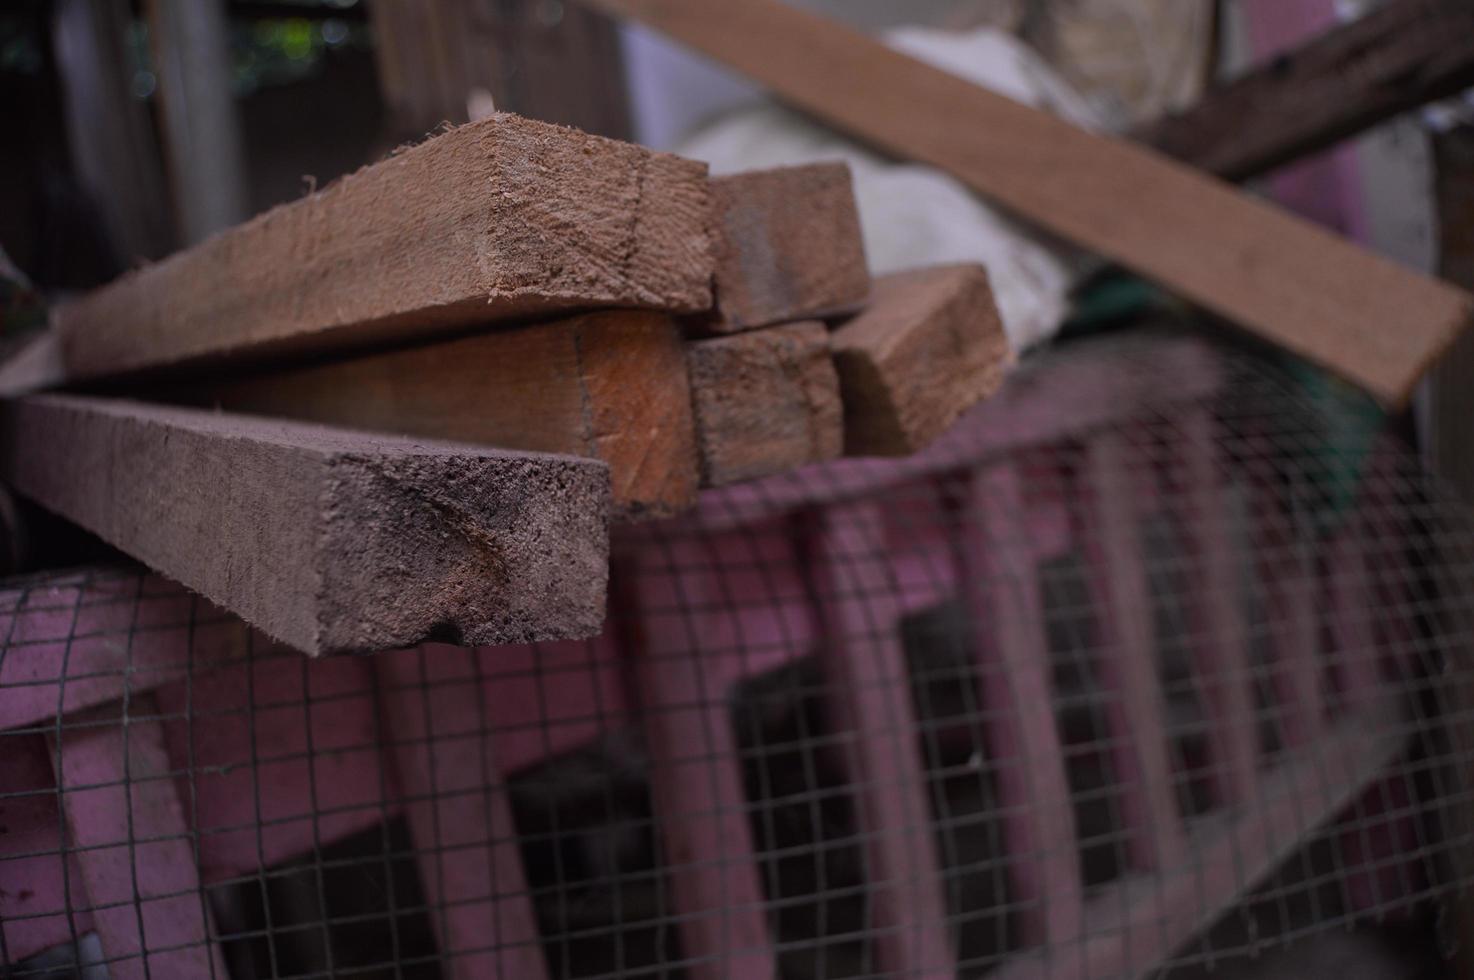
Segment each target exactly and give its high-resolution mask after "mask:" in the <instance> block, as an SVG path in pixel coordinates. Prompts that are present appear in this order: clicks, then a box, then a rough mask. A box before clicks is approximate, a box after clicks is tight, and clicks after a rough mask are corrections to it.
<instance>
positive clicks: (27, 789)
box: [0, 734, 92, 963]
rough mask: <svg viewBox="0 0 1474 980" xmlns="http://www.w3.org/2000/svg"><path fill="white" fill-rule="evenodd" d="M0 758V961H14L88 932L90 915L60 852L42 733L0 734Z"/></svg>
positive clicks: (72, 868) (70, 862)
mask: <svg viewBox="0 0 1474 980" xmlns="http://www.w3.org/2000/svg"><path fill="white" fill-rule="evenodd" d="M0 759H3V760H4V764H3V765H0V826H3V827H4V828H5V829H4V832H3V833H0V937H3V938H4V943H5V946H4V955H3V956H0V962H3V963H16V962H19V961H21V960H24V959H26V958H28V957H30V956H34V955H35V954H37V953H39V952H42V951H43V950H47V949H50V948H51V947H52V946H59V945H62V944H63V943H70V942H72V941H74V940H75V939H78V938H80V937H81V936H83V935H85V934H86V933H88V932H90V931H91V929H92V913H91V912H89V911H88V910H87V905H88V903H87V892H86V890H85V888H84V886H83V884H82V878H81V876H80V875H79V874H78V872H77V862H76V860H75V856H74V855H72V856H68V855H67V853H66V851H65V843H66V842H65V840H64V838H63V835H62V828H63V823H62V816H61V814H60V813H59V812H58V810H57V802H56V777H55V776H54V775H53V774H52V771H51V753H50V752H49V751H48V750H47V748H46V738H45V736H43V735H39V734H35V735H31V734H27V735H15V734H0ZM69 889H70V890H69ZM68 896H70V901H68ZM68 910H70V914H68Z"/></svg>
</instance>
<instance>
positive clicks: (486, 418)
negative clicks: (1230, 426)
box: [0, 114, 1010, 654]
mask: <svg viewBox="0 0 1474 980" xmlns="http://www.w3.org/2000/svg"><path fill="white" fill-rule="evenodd" d="M52 327H53V329H52V332H51V333H50V334H48V335H47V336H46V337H45V338H43V339H42V340H41V341H39V342H38V343H37V344H35V345H33V346H32V347H31V348H30V349H28V350H27V351H25V352H24V353H23V354H21V355H20V356H18V357H17V358H16V359H14V360H13V361H12V362H11V363H9V364H8V365H6V366H5V368H4V369H3V370H0V389H3V390H4V391H5V392H6V394H7V400H6V401H5V403H4V408H3V413H0V478H3V479H4V480H5V481H6V482H7V483H9V484H10V485H11V486H12V487H13V488H14V489H15V490H17V491H18V492H19V493H21V494H23V495H25V496H27V497H29V498H32V499H33V500H35V501H36V502H38V503H39V504H41V505H42V506H44V507H45V508H47V509H49V510H51V511H54V512H56V513H58V514H61V515H62V516H64V517H66V518H69V519H70V520H72V521H74V522H76V523H78V524H80V525H82V526H84V527H86V528H88V529H89V530H91V531H93V532H95V533H96V534H98V535H99V536H100V537H102V538H103V539H105V540H107V541H108V542H110V543H111V544H113V545H115V546H117V547H119V548H121V549H122V550H124V551H126V552H128V553H129V554H131V555H133V556H134V557H136V558H138V559H139V560H141V561H143V562H145V563H147V564H148V565H150V566H151V567H153V568H155V569H157V570H159V571H161V572H163V573H164V574H166V575H169V576H171V577H173V578H175V579H177V580H179V581H180V582H182V583H184V584H185V585H187V586H189V587H191V588H193V589H195V590H197V591H199V592H200V593H202V594H204V595H205V596H207V597H208V598H210V599H212V600H213V601H215V602H217V603H218V604H220V605H222V606H224V607H226V608H228V609H229V610H231V611H232V612H235V613H237V614H238V615H240V616H242V617H243V618H245V619H246V620H248V621H249V622H251V623H253V624H255V625H257V626H258V627H260V628H262V629H263V630H264V631H265V632H267V633H269V634H271V635H272V636H274V637H276V638H278V639H280V640H283V641H285V642H287V643H290V644H292V645H294V646H296V647H298V648H299V649H302V650H304V651H306V652H308V653H312V654H322V653H334V652H345V651H369V650H376V649H382V648H388V647H398V646H408V645H411V644H414V643H417V642H420V641H423V640H426V639H441V640H449V641H452V642H460V643H467V644H486V643H507V642H527V641H532V640H538V639H553V638H567V637H580V636H588V635H591V634H594V633H596V632H598V630H599V629H600V627H601V624H602V620H603V615H604V607H605V590H606V581H607V575H608V573H607V567H608V548H609V544H608V541H609V528H610V525H611V523H612V522H615V521H620V520H639V519H646V518H652V517H667V516H671V515H675V514H678V513H680V512H681V511H683V510H685V509H686V508H688V507H690V506H691V505H693V504H694V502H695V500H696V496H697V493H698V492H699V490H700V488H701V487H703V486H706V487H710V486H718V485H722V484H727V483H732V482H734V481H739V480H750V479H755V478H759V477H763V476H767V475H771V474H775V473H779V472H783V471H786V470H790V469H793V468H796V467H799V466H803V465H805V464H808V463H813V462H817V461H822V460H825V459H830V458H832V457H835V456H838V455H841V454H844V453H848V454H852V455H853V454H876V453H881V454H898V453H907V452H911V451H914V450H916V449H919V448H921V447H922V446H924V445H926V444H927V443H928V442H929V441H930V440H931V439H932V438H934V437H935V436H936V435H938V434H939V433H940V432H941V431H942V430H943V429H945V428H946V427H947V426H948V425H949V424H950V423H951V422H952V421H953V420H954V419H956V417H957V416H958V415H959V414H960V413H961V412H962V411H963V410H964V409H965V408H967V407H968V406H969V405H971V404H972V403H974V402H976V401H977V400H979V399H981V398H983V397H985V396H987V395H988V394H989V393H990V392H991V391H993V390H994V389H995V388H996V387H997V386H998V384H999V383H1000V381H1001V377H1002V374H1003V372H1004V371H1005V370H1006V367H1007V365H1008V364H1009V362H1010V353H1009V347H1008V343H1007V340H1006V337H1005V336H1004V333H1003V331H1002V329H1001V326H1000V323H999V320H998V315H997V311H996V307H995V306H994V303H993V299H992V295H991V293H990V290H989V286H988V281H987V276H986V273H985V272H984V270H983V269H982V268H981V267H977V266H954V267H945V268H933V269H925V270H919V271H916V272H912V273H906V274H902V275H898V276H893V277H888V278H883V279H881V280H878V281H876V282H874V283H872V282H871V280H870V276H869V274H868V271H867V267H866V263H865V255H864V247H863V241H862V237H861V231H860V225H859V219H858V216H857V213H856V209H855V201H854V195H853V191H852V189H851V185H850V176H849V172H848V170H847V168H846V167H845V166H844V165H842V164H817V165H810V166H802V167H794V168H785V169H780V170H772V171H765V172H757V173H748V174H740V175H736V176H730V177H716V178H713V177H710V176H709V175H708V173H707V170H706V167H705V166H704V165H702V164H699V163H695V162H691V161H687V160H682V159H679V158H677V157H673V156H669V155H664V154H659V153H654V152H651V151H649V150H646V149H643V148H641V147H637V146H633V145H629V144H624V143H619V142H615V141H611V140H606V139H601V138H596V137H593V136H588V135H585V134H583V133H579V132H577V131H575V130H571V129H565V128H560V127H555V126H551V125H547V124H543V123H538V122H533V121H530V120H527V119H523V118H520V117H517V116H512V115H505V114H503V115H497V116H493V117H491V118H489V119H486V120H483V121H481V122H478V123H473V124H471V125H467V126H462V127H460V128H457V129H453V130H450V131H448V132H445V133H443V134H441V135H439V136H437V137H435V138H433V139H430V140H428V141H426V142H424V143H422V144H420V145H418V146H415V147H412V148H409V149H406V150H403V151H401V152H398V153H396V154H395V155H393V156H391V157H390V158H388V159H386V160H384V161H382V162H380V163H378V164H375V165H373V166H370V167H366V168H364V169H363V170H360V171H359V172H357V173H355V174H352V175H350V176H348V177H345V178H343V179H341V180H339V181H337V182H336V183H334V184H332V185H330V186H328V187H326V188H324V189H322V190H320V191H317V192H315V193H313V194H312V195H310V196H308V197H306V198H304V199H302V200H300V201H297V202H294V203H292V204H288V205H285V206H282V207H279V208H276V209H275V210H272V211H270V212H267V213H265V214H263V215H260V216H259V217H257V218H255V219H253V220H251V221H250V222H247V223H246V224H244V225H242V226H240V227H238V228H235V229H232V230H230V231H227V232H225V233H223V234H220V235H218V236H216V237H214V238H211V239H209V240H208V241H205V242H204V243H202V244H200V245H198V246H196V247H194V248H191V249H189V250H187V251H184V252H181V253H179V254H176V255H174V256H171V257H170V258H168V259H166V260H164V261H162V262H160V263H158V264H156V265H153V266H149V267H147V268H143V269H140V270H137V271H135V272H133V273H130V274H128V275H126V276H124V277H123V278H122V279H120V280H118V281H116V282H114V283H112V284H110V285H108V286H106V287H104V288H102V289H100V290H98V291H96V292H94V293H92V294H89V295H86V296H83V297H81V298H79V299H77V300H74V301H72V302H71V303H69V304H66V305H64V306H62V307H59V308H58V309H57V310H56V311H55V312H54V316H53V324H52ZM49 388H59V389H67V390H66V391H64V392H60V393H54V392H48V391H45V390H44V389H49ZM140 399H142V400H140Z"/></svg>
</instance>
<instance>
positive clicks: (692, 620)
mask: <svg viewBox="0 0 1474 980" xmlns="http://www.w3.org/2000/svg"><path fill="white" fill-rule="evenodd" d="M791 549H792V542H791V538H790V537H789V536H788V534H787V533H786V529H784V528H783V527H782V526H781V525H776V526H775V525H769V526H766V527H764V526H758V527H750V528H747V529H745V530H743V531H736V532H731V533H730V534H726V535H717V536H705V535H701V534H694V535H686V534H682V533H675V534H671V535H670V536H668V537H664V538H663V539H662V540H661V541H660V542H659V543H656V544H654V545H652V546H650V547H646V548H642V549H640V550H638V551H637V552H635V553H634V554H633V556H632V558H631V564H630V565H629V566H627V567H625V568H622V569H621V571H622V572H623V573H624V576H625V578H626V580H627V581H628V582H630V583H631V592H632V596H631V597H632V599H633V601H634V606H635V610H634V615H635V617H636V618H637V621H638V626H637V635H638V636H639V637H640V639H641V642H640V643H639V645H638V646H636V647H635V648H634V649H633V650H632V651H631V656H632V658H633V663H634V678H635V684H636V686H637V689H638V692H639V693H638V698H639V703H640V705H641V709H642V713H643V715H644V719H645V733H646V742H647V744H648V750H649V753H650V764H651V782H652V784H653V790H654V800H655V808H656V817H655V820H656V824H657V826H658V827H659V828H660V833H661V838H662V841H663V843H664V854H665V864H666V868H667V873H668V874H669V876H670V880H671V888H672V892H673V894H674V900H675V906H676V908H675V910H674V914H675V916H676V917H677V919H678V921H679V925H680V930H681V933H680V935H681V944H682V947H683V951H684V954H685V957H686V960H687V961H688V962H687V963H686V971H687V973H688V975H690V976H692V977H693V978H698V980H704V978H712V980H715V978H718V977H720V978H728V977H731V978H739V980H762V978H776V976H777V966H776V962H775V958H774V954H773V951H772V939H771V937H770V935H769V931H768V921H767V918H768V916H767V908H766V901H765V898H764V892H763V886H762V882H761V879H760V877H759V858H758V854H757V851H756V848H755V846H754V842H753V835H752V830H751V827H750V825H749V818H748V808H749V806H748V801H747V797H746V793H745V791H744V788H743V774H742V762H741V759H740V758H739V755H738V745H737V737H736V733H735V731H734V730H733V724H732V714H731V704H730V700H729V698H730V694H731V690H732V687H733V685H734V684H736V683H737V682H738V681H739V680H741V679H742V678H744V677H749V676H754V675H755V674H757V673H759V672H762V671H765V670H770V669H773V668H775V667H778V666H781V665H783V664H785V663H788V662H790V661H792V660H793V659H795V658H796V657H798V656H801V655H803V654H804V653H806V652H807V651H808V648H809V644H810V642H811V641H812V639H813V636H814V632H815V631H814V627H813V624H812V622H811V621H810V617H811V614H810V612H809V609H808V600H807V595H806V591H805V589H804V588H803V585H802V583H801V582H798V581H797V580H796V575H797V565H796V563H795V562H794V561H793V560H792V551H791ZM785 577H787V578H788V579H794V580H793V581H784V580H783V579H784V578H785Z"/></svg>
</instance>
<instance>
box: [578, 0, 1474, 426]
mask: <svg viewBox="0 0 1474 980" xmlns="http://www.w3.org/2000/svg"><path fill="white" fill-rule="evenodd" d="M584 2H585V3H590V4H593V5H594V6H596V7H598V8H600V9H603V10H605V11H608V12H611V13H615V14H620V15H624V16H628V17H633V18H636V19H639V20H641V21H643V22H645V23H646V24H648V25H650V26H652V27H654V28H656V29H658V30H661V31H664V32H665V33H667V34H669V35H671V36H672V37H674V38H676V39H677V40H679V41H682V42H684V43H686V44H689V45H691V46H692V47H694V48H696V49H697V50H699V51H702V52H704V53H705V54H708V55H710V56H712V57H714V58H716V59H717V60H719V61H722V62H724V63H726V64H728V65H731V66H732V67H734V68H736V69H737V70H739V71H742V72H743V73H745V74H747V75H749V76H751V77H753V78H755V79H757V80H758V81H759V82H761V83H763V84H764V85H766V86H768V87H769V88H771V89H772V90H773V91H774V92H775V94H777V95H778V96H779V97H780V98H782V99H784V100H785V101H787V102H790V103H792V104H794V105H795V106H797V107H798V108H800V109H803V110H805V111H807V112H810V113H812V114H814V115H815V116H817V117H819V118H820V119H823V120H824V121H826V122H828V123H830V124H832V125H834V126H836V127H838V128H839V129H841V130H843V131H845V132H847V133H849V134H851V135H853V136H856V137H858V138H860V139H862V140H864V141H866V142H868V143H870V144H873V145H875V146H876V147H878V148H880V149H882V150H884V151H887V152H889V153H892V154H895V155H896V156H899V157H901V158H904V159H908V160H917V161H920V162H922V163H928V164H931V165H933V166H936V167H938V168H940V169H942V170H944V171H946V172H948V173H950V174H952V175H953V176H955V177H957V178H958V179H959V180H961V181H963V182H964V183H966V184H967V185H969V186H970V187H972V188H973V189H974V190H976V191H978V192H979V193H981V194H983V195H985V196H987V197H989V198H991V199H992V200H994V201H996V202H998V203H1000V204H1002V205H1004V206H1006V207H1008V208H1010V209H1011V210H1013V211H1015V212H1016V213H1018V214H1019V215H1020V216H1022V217H1024V218H1026V219H1028V220H1030V221H1033V222H1035V223H1037V224H1038V225H1040V226H1042V227H1043V228H1045V229H1047V230H1049V231H1051V232H1053V233H1055V234H1057V235H1059V236H1061V237H1063V238H1065V239H1067V240H1069V241H1072V242H1075V243H1076V244H1079V245H1081V246H1084V247H1085V248H1088V249H1091V250H1093V251H1095V252H1098V253H1099V254H1101V255H1103V256H1106V257H1107V258H1110V259H1113V260H1115V261H1117V262H1120V263H1122V264H1123V265H1125V266H1128V267H1130V268H1131V269H1134V270H1135V271H1136V272H1138V273H1140V274H1142V275H1144V276H1146V277H1148V278H1150V279H1153V280H1155V281H1156V282H1158V283H1160V284H1161V285H1163V286H1165V287H1167V288H1169V289H1171V290H1173V291H1174V292H1176V293H1179V294H1180V295H1182V296H1183V297H1185V298H1187V299H1189V300H1191V301H1193V302H1195V303H1198V304H1199V305H1201V306H1203V307H1205V308H1207V309H1209V310H1211V311H1213V312H1215V313H1218V314H1220V315H1221V316H1223V317H1225V318H1227V319H1229V320H1232V321H1234V322H1236V323H1238V324H1240V325H1241V326H1243V327H1245V328H1247V329H1248V330H1250V331H1252V332H1254V333H1256V334H1258V335H1259V336H1261V337H1263V338H1264V339H1266V340H1268V341H1270V342H1271V343H1275V344H1278V345H1280V346H1282V347H1285V348H1287V349H1289V350H1291V351H1294V352H1296V353H1298V354H1301V355H1303V356H1305V357H1308V358H1310V359H1312V360H1314V361H1317V362H1319V363H1320V364H1322V365H1324V366H1326V367H1328V368H1330V369H1331V370H1333V371H1336V372H1338V373H1340V374H1341V375H1343V376H1345V377H1346V378H1349V379H1350V380H1352V381H1354V382H1356V383H1357V384H1360V385H1362V386H1363V387H1365V388H1366V389H1367V390H1368V391H1369V392H1371V393H1372V394H1373V395H1375V396H1376V397H1377V398H1379V399H1380V400H1381V401H1383V402H1384V403H1387V404H1390V405H1400V404H1402V403H1403V402H1404V401H1405V400H1406V399H1407V397H1408V395H1409V393H1410V392H1411V390H1412V387H1413V385H1414V384H1415V383H1416V382H1417V380H1418V379H1419V378H1420V377H1421V376H1422V374H1423V373H1424V371H1426V370H1427V369H1428V367H1429V366H1430V365H1431V364H1432V363H1433V361H1434V360H1435V359H1437V357H1438V356H1439V355H1440V354H1441V353H1442V352H1443V351H1444V349H1445V348H1446V347H1447V346H1448V345H1449V344H1450V343H1451V342H1452V341H1453V339H1454V337H1455V336H1457V334H1458V333H1459V332H1460V331H1462V330H1463V329H1464V328H1465V327H1466V326H1467V325H1468V323H1469V320H1470V317H1471V310H1474V298H1471V297H1470V296H1469V295H1468V294H1467V293H1465V292H1463V291H1461V290H1458V289H1455V288H1454V287H1452V286H1449V285H1447V284H1446V283H1441V282H1437V281H1434V280H1430V279H1427V278H1425V277H1423V276H1421V275H1418V274H1417V273H1414V272H1412V271H1410V270H1408V269H1405V268H1403V267H1401V266H1398V265H1396V264H1394V263H1391V262H1388V261H1386V260H1383V259H1381V258H1378V257H1376V256H1373V255H1371V254H1369V253H1367V252H1364V251H1361V250H1360V249H1358V248H1356V247H1355V246H1354V245H1351V244H1350V243H1348V242H1345V241H1343V240H1341V239H1339V238H1337V237H1335V236H1334V235H1332V234H1330V233H1328V232H1325V231H1322V230H1320V229H1318V228H1315V227H1313V226H1312V225H1310V224H1309V223H1307V222H1304V221H1301V220H1299V219H1296V218H1293V217H1291V216H1289V215H1288V214H1285V213H1284V212H1282V211H1279V210H1277V209H1276V208H1274V207H1273V206H1271V205H1269V204H1266V203H1263V202H1261V201H1257V200H1255V199H1253V198H1250V197H1247V196H1244V195H1242V194H1240V193H1238V192H1236V191H1235V190H1233V189H1232V188H1230V187H1228V186H1226V185H1224V184H1222V183H1220V182H1218V181H1217V180H1215V179H1214V178H1212V177H1209V176H1206V175H1204V174H1201V173H1198V172H1195V171H1193V170H1191V169H1190V168H1188V167H1185V166H1183V165H1181V164H1178V163H1175V162H1173V161H1171V160H1169V159H1167V158H1166V157H1163V156H1161V155H1159V154H1156V153H1154V152H1152V151H1150V150H1147V149H1144V148H1142V147H1139V146H1135V145H1132V144H1130V143H1128V142H1126V141H1124V140H1115V139H1111V138H1109V137H1104V136H1099V135H1095V134H1091V133H1087V132H1085V131H1083V130H1080V129H1077V128H1075V127H1073V126H1071V125H1069V124H1068V123H1065V122H1063V121H1061V120H1059V119H1056V118H1054V117H1053V116H1050V115H1048V114H1046V113H1043V112H1040V111H1037V110H1035V109H1031V108H1028V107H1026V106H1023V105H1020V104H1018V103H1016V102H1013V101H1011V100H1009V99H1007V98H1004V97H1002V96H999V95H995V94H993V93H991V92H988V91H986V90H984V89H982V88H979V87H977V86H975V85H972V84H970V83H968V82H967V81H964V80H962V79H960V78H957V77H955V76H952V75H949V74H947V73H945V72H942V71H939V70H937V69H935V68H932V67H930V66H928V65H925V64H922V63H921V62H919V61H917V60H915V59H913V58H910V57H907V56H906V55H904V54H901V53H899V52H896V51H892V50H890V49H888V48H886V47H885V46H884V45H882V44H881V43H880V42H878V41H876V40H873V39H871V38H869V37H867V36H865V35H864V34H861V33H860V32H858V31H854V30H851V29H849V28H847V27H844V26H841V25H839V24H835V23H832V22H830V21H827V20H824V19H823V18H820V17H816V16H814V15H811V14H808V13H806V12H803V11H800V10H797V9H795V8H793V7H791V6H789V5H787V4H784V3H781V2H779V0H683V2H681V3H669V2H662V0H584Z"/></svg>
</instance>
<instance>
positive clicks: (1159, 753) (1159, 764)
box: [1078, 430, 1186, 871]
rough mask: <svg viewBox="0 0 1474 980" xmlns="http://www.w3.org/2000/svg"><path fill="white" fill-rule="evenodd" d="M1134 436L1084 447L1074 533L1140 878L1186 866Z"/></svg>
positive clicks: (1119, 435)
mask: <svg viewBox="0 0 1474 980" xmlns="http://www.w3.org/2000/svg"><path fill="white" fill-rule="evenodd" d="M1139 436H1140V433H1139V432H1133V433H1131V434H1130V435H1127V434H1126V433H1124V432H1122V431H1119V430H1111V431H1107V432H1102V433H1099V434H1097V435H1095V436H1094V437H1093V438H1092V439H1091V441H1090V443H1089V444H1088V445H1087V447H1086V450H1085V455H1084V458H1083V461H1082V465H1083V474H1082V480H1081V482H1080V487H1079V493H1080V500H1081V505H1080V511H1079V513H1080V517H1081V525H1082V526H1081V528H1080V533H1079V536H1078V540H1079V541H1080V545H1081V549H1082V551H1083V553H1084V557H1085V564H1086V567H1087V569H1088V573H1087V574H1088V576H1089V582H1090V591H1091V595H1092V596H1093V598H1094V601H1095V608H1096V609H1097V610H1098V614H1099V616H1100V626H1101V633H1102V636H1101V640H1102V643H1101V647H1100V653H1099V659H1098V665H1097V666H1098V670H1099V674H1100V681H1101V685H1102V687H1103V688H1104V689H1105V691H1106V692H1107V697H1108V698H1109V700H1108V701H1107V703H1106V705H1105V718H1106V725H1107V729H1108V738H1109V739H1110V743H1111V747H1110V754H1111V760H1112V768H1113V770H1114V775H1115V778H1116V780H1117V782H1118V784H1119V787H1120V797H1119V803H1120V809H1121V820H1122V823H1123V829H1124V832H1125V834H1126V840H1125V850H1126V856H1127V858H1128V859H1129V861H1130V863H1131V864H1132V866H1133V867H1135V868H1137V869H1138V870H1142V871H1150V870H1155V869H1160V868H1170V867H1173V866H1174V865H1177V864H1178V863H1180V862H1181V861H1182V860H1183V857H1184V854H1185V853H1186V838H1185V836H1184V832H1183V826H1182V820H1181V818H1180V817H1179V815H1178V811H1177V799H1176V791H1175V788H1174V785H1173V766H1172V761H1171V759H1170V758H1169V754H1168V745H1167V736H1166V732H1167V726H1166V725H1165V723H1164V722H1163V710H1164V709H1163V696H1162V689H1161V683H1160V680H1159V678H1158V666H1157V660H1156V649H1157V646H1156V640H1155V637H1154V635H1153V626H1152V603H1151V597H1150V594H1149V593H1148V591H1147V577H1146V563H1145V560H1144V558H1143V555H1142V543H1141V525H1140V512H1139V511H1138V510H1137V505H1138V501H1139V486H1140V483H1141V477H1142V473H1143V468H1144V466H1145V465H1146V462H1145V458H1144V456H1143V454H1142V451H1141V449H1140V447H1139V446H1137V445H1136V444H1135V443H1134V442H1133V439H1135V438H1138V437H1139Z"/></svg>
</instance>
